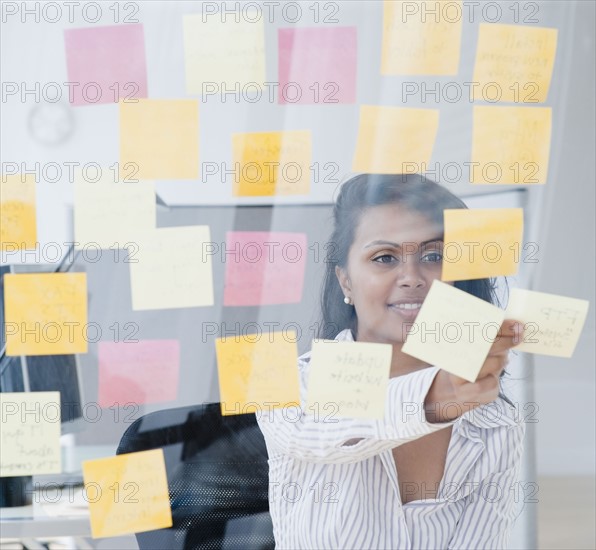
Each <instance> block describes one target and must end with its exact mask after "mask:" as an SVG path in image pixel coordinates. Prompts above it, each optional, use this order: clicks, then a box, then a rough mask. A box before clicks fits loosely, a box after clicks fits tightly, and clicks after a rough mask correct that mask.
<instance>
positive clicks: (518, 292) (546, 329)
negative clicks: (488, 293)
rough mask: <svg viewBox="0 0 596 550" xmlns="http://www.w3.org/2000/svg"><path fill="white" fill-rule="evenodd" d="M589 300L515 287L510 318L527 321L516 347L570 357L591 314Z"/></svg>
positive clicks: (531, 351) (509, 306)
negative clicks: (520, 340) (589, 313)
mask: <svg viewBox="0 0 596 550" xmlns="http://www.w3.org/2000/svg"><path fill="white" fill-rule="evenodd" d="M589 306H590V303H589V302H588V301H587V300H579V299H577V298H567V297H565V296H557V295H556V294H546V293H544V292H535V291H532V290H523V289H521V288H514V289H512V290H511V292H510V294H509V304H508V305H507V319H515V320H517V321H520V322H522V323H524V338H523V341H522V343H521V344H519V345H517V346H515V349H516V350H519V351H525V352H528V353H538V354H542V355H553V356H555V357H571V356H572V355H573V351H574V350H575V347H576V345H577V342H578V340H579V337H580V334H581V331H582V328H583V326H584V323H585V321H586V316H587V315H588V308H589Z"/></svg>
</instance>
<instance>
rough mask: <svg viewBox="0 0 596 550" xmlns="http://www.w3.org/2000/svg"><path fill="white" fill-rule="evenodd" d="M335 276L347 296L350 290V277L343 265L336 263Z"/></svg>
mask: <svg viewBox="0 0 596 550" xmlns="http://www.w3.org/2000/svg"><path fill="white" fill-rule="evenodd" d="M335 276H336V277H337V280H338V281H339V286H340V287H341V290H342V292H343V293H344V296H349V295H350V293H351V292H352V283H351V282H350V278H349V277H348V274H347V272H346V270H345V269H344V268H343V267H339V266H338V265H336V266H335Z"/></svg>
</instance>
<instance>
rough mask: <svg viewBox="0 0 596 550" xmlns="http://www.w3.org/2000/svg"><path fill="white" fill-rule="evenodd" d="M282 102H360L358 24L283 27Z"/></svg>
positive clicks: (280, 85) (280, 46)
mask: <svg viewBox="0 0 596 550" xmlns="http://www.w3.org/2000/svg"><path fill="white" fill-rule="evenodd" d="M278 33H279V34H278V38H279V58H278V59H279V91H278V102H279V103H284V104H285V103H298V104H312V103H317V104H324V105H333V104H336V103H354V102H355V101H356V50H357V45H356V27H337V28H329V29H322V28H318V27H316V28H289V29H279V31H278Z"/></svg>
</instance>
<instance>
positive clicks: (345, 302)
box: [344, 296, 352, 305]
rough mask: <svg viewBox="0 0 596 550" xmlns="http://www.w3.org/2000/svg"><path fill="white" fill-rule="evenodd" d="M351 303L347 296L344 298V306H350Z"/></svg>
mask: <svg viewBox="0 0 596 550" xmlns="http://www.w3.org/2000/svg"><path fill="white" fill-rule="evenodd" d="M351 303H352V300H351V299H350V298H349V297H348V296H346V297H345V298H344V304H347V305H350V304H351Z"/></svg>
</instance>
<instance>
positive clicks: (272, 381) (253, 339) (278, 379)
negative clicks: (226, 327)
mask: <svg viewBox="0 0 596 550" xmlns="http://www.w3.org/2000/svg"><path fill="white" fill-rule="evenodd" d="M215 350H216V353H217V371H218V374H219V391H220V401H221V411H222V414H223V415H230V414H244V413H247V412H254V411H255V410H259V411H263V410H269V407H271V408H282V407H287V406H295V405H299V404H300V387H299V382H298V367H297V362H298V352H297V348H296V333H295V332H294V331H284V332H270V333H269V334H267V335H266V336H265V335H263V334H241V335H238V336H226V337H222V338H217V339H216V340H215Z"/></svg>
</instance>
